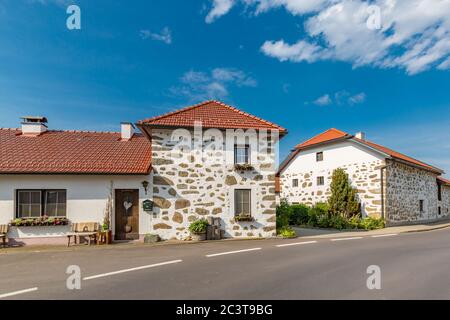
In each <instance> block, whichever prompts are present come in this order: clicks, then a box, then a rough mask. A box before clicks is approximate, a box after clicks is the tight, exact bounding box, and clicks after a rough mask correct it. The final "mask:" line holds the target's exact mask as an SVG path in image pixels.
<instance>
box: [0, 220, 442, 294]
mask: <svg viewBox="0 0 450 320" xmlns="http://www.w3.org/2000/svg"><path fill="white" fill-rule="evenodd" d="M373 265H375V266H378V267H379V268H380V280H381V282H380V283H381V288H380V289H369V288H368V286H367V280H368V278H369V277H370V276H371V274H368V272H367V269H368V267H369V266H373ZM69 266H79V270H80V272H81V279H82V280H80V285H81V288H80V289H72V290H69V289H68V287H67V279H68V277H70V276H71V275H74V274H67V273H66V271H67V268H68V267H69ZM75 268H77V267H75ZM71 279H72V280H73V278H71ZM69 282H70V283H72V284H73V283H76V281H75V282H71V281H69ZM72 287H73V285H72ZM0 299H92V300H98V299H180V300H181V299H182V300H185V299H233V300H245V299H450V229H442V230H436V231H428V232H417V233H402V234H391V235H389V234H387V235H381V236H380V235H379V236H358V235H357V233H356V235H355V236H354V237H350V238H338V236H336V238H327V239H312V238H297V239H270V240H231V241H220V242H205V243H189V244H158V245H143V244H139V245H135V244H133V245H113V246H107V247H105V246H92V247H71V248H67V249H63V248H59V249H50V250H48V249H46V250H42V251H41V252H38V251H35V250H30V249H18V250H11V249H9V250H7V251H5V250H3V252H2V249H0Z"/></svg>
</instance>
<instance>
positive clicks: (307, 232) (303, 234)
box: [293, 220, 450, 239]
mask: <svg viewBox="0 0 450 320" xmlns="http://www.w3.org/2000/svg"><path fill="white" fill-rule="evenodd" d="M448 227H450V221H448V220H447V221H445V222H443V221H440V222H436V223H427V224H414V225H407V226H396V227H387V228H384V229H378V230H371V231H365V230H342V231H341V230H336V229H319V228H301V227H294V228H293V229H294V230H295V232H296V233H297V235H298V237H300V238H319V239H320V238H336V237H354V236H373V235H383V234H398V233H405V232H422V231H431V230H438V229H443V228H448Z"/></svg>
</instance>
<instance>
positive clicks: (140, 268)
mask: <svg viewBox="0 0 450 320" xmlns="http://www.w3.org/2000/svg"><path fill="white" fill-rule="evenodd" d="M181 261H183V260H172V261H166V262H161V263H155V264H149V265H147V266H141V267H136V268H130V269H123V270H119V271H113V272H108V273H102V274H97V275H95V276H90V277H84V278H83V280H92V279H97V278H103V277H108V276H113V275H116V274H120V273H125V272H131V271H137V270H143V269H149V268H154V267H159V266H164V265H167V264H174V263H179V262H181Z"/></svg>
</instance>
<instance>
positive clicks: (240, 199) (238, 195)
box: [234, 189, 251, 215]
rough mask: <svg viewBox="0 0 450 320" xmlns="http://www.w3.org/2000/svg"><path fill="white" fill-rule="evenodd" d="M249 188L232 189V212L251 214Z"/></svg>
mask: <svg viewBox="0 0 450 320" xmlns="http://www.w3.org/2000/svg"><path fill="white" fill-rule="evenodd" d="M250 200H251V190H249V189H236V190H235V191H234V214H235V215H239V214H249V215H250V214H251V207H250Z"/></svg>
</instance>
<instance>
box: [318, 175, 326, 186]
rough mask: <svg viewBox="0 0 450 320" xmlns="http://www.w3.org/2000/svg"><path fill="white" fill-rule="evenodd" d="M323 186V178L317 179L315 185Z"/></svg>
mask: <svg viewBox="0 0 450 320" xmlns="http://www.w3.org/2000/svg"><path fill="white" fill-rule="evenodd" d="M324 184H325V178H324V177H323V176H322V177H317V185H318V186H323V185H324Z"/></svg>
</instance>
